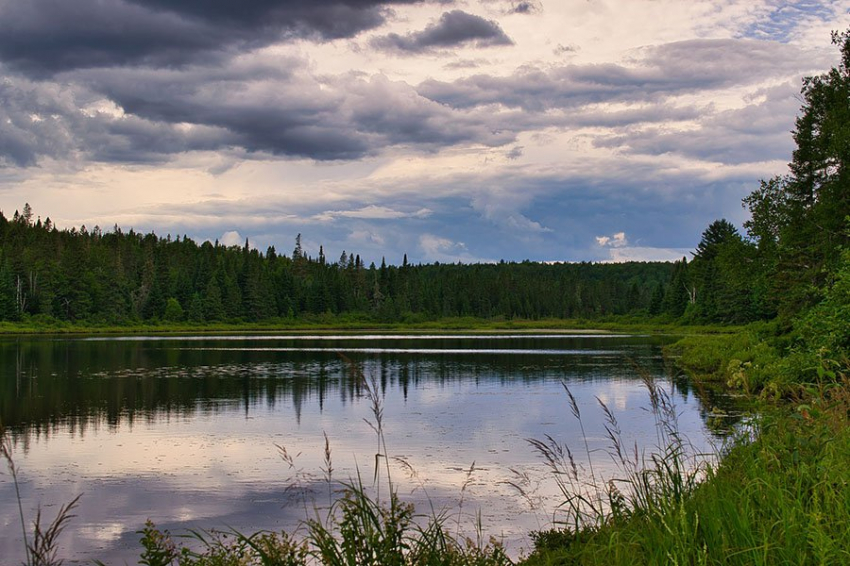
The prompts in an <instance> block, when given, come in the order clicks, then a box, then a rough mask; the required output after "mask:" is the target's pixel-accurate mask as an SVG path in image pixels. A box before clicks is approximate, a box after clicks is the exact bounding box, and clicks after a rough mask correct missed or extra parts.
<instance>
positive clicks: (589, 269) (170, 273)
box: [0, 206, 674, 324]
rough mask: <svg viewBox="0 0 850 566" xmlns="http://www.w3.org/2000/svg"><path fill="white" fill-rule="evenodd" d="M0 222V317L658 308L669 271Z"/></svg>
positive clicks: (21, 217)
mask: <svg viewBox="0 0 850 566" xmlns="http://www.w3.org/2000/svg"><path fill="white" fill-rule="evenodd" d="M23 210H24V212H23V213H18V212H16V213H15V214H14V216H13V217H12V219H11V220H9V219H6V218H5V217H2V216H0V249H2V252H0V253H2V259H1V260H0V317H2V319H3V320H23V319H26V318H27V317H41V318H42V319H43V318H46V317H52V318H55V319H59V320H66V321H91V322H102V323H112V324H114V323H119V324H122V323H132V322H134V321H150V320H166V321H184V320H185V321H189V322H198V323H201V322H215V321H245V322H254V321H261V320H269V319H274V318H292V317H296V318H299V317H304V316H310V315H323V314H325V313H331V314H334V315H352V316H359V317H365V318H367V319H371V320H376V321H384V322H395V321H410V320H414V321H415V320H426V319H432V318H439V317H444V316H475V317H484V318H492V317H505V318H514V317H520V318H526V319H536V318H541V317H565V318H570V317H588V318H592V317H596V316H599V315H607V314H626V313H634V312H638V311H640V312H647V311H649V310H653V309H654V310H655V311H659V312H660V309H662V308H663V304H662V303H663V301H662V299H663V298H664V287H665V286H666V285H667V283H668V282H669V281H670V279H671V274H672V273H673V272H674V267H673V266H672V265H671V264H666V263H627V264H617V265H594V264H589V263H580V264H557V265H549V264H541V263H532V262H523V263H504V262H503V263H499V264H478V265H458V264H438V263H435V264H428V265H410V264H408V263H407V262H406V261H405V262H404V264H402V265H401V266H387V265H385V264H383V263H382V265H381V266H380V267H376V266H375V265H374V264H372V265H369V266H368V267H367V266H365V265H364V263H363V261H362V260H361V259H360V257H359V256H358V255H355V254H351V255H348V254H347V253H345V252H343V254H342V256H341V257H340V258H339V259H338V260H337V261H329V260H328V259H327V258H326V257H325V256H324V253H323V252H322V251H321V250H320V252H319V255H318V257H315V258H313V257H309V256H308V255H306V254H305V253H304V252H303V251H302V249H301V246H300V237H299V239H298V240H296V243H295V248H294V250H293V251H292V253H291V255H285V254H278V253H277V251H276V250H275V249H274V248H269V249H268V250H267V251H266V252H265V253H264V254H263V253H260V252H259V251H258V250H256V249H252V248H251V247H250V245H249V243H248V242H246V243H245V245H244V246H241V247H240V246H231V247H226V246H222V245H220V244H218V243H210V242H204V243H203V244H200V245H198V244H197V243H196V242H195V241H193V240H191V239H189V238H187V237H185V236H184V237H183V238H177V239H171V238H170V237H167V238H160V237H157V236H156V235H154V234H139V233H136V232H133V231H129V232H123V231H122V230H121V229H120V228H118V227H117V226H116V227H115V228H114V229H113V230H112V231H110V232H103V231H101V230H100V229H99V228H94V229H92V230H90V231H89V230H87V229H86V228H85V227H82V228H80V229H79V230H76V229H71V230H58V229H56V228H55V227H54V226H53V225H52V224H51V221H50V220H49V219H47V220H46V221H45V222H41V220H40V219H38V220H35V221H33V212H32V211H31V209H30V208H29V207H28V206H25V207H24V209H23Z"/></svg>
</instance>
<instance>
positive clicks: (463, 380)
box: [0, 333, 723, 564]
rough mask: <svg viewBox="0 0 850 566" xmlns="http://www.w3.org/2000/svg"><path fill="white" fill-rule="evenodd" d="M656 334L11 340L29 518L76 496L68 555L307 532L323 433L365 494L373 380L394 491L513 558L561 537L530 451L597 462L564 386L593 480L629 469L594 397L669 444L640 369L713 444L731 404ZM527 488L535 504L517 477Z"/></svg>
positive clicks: (683, 425) (2, 552)
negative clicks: (545, 447) (149, 527)
mask: <svg viewBox="0 0 850 566" xmlns="http://www.w3.org/2000/svg"><path fill="white" fill-rule="evenodd" d="M664 340H665V339H664V338H658V337H637V336H613V335H576V334H555V333H553V334H536V335H530V334H522V335H507V334H505V335H468V336H424V335H415V336H410V335H340V336H306V335H288V336H282V335H281V336H223V337H208V336H206V337H180V338H160V337H151V338H146V337H132V338H76V339H68V338H57V339H48V338H39V339H24V338H21V339H4V340H3V341H0V372H2V373H0V419H2V422H3V423H4V424H5V426H6V427H7V429H9V431H10V433H11V436H12V439H13V449H14V456H15V461H16V464H17V466H18V470H19V482H20V488H21V495H22V498H23V507H24V512H25V514H26V516H27V519H28V521H29V520H31V519H32V518H33V517H34V515H35V510H36V508H37V507H38V505H39V504H40V505H41V508H42V511H43V514H44V515H45V516H47V517H49V518H51V519H52V517H53V516H54V514H55V512H56V510H57V509H58V506H59V504H61V503H64V502H67V501H69V500H70V499H72V498H73V497H74V496H76V495H77V494H83V496H82V499H81V500H80V503H79V507H78V508H77V509H76V515H77V517H75V518H74V519H73V521H72V522H71V523H70V524H69V526H68V528H67V530H66V531H65V533H64V534H63V535H62V539H61V554H62V556H64V557H66V560H67V561H68V562H69V563H77V562H85V561H89V560H91V559H95V558H96V559H100V560H103V561H104V562H106V563H107V564H124V563H127V564H135V563H136V562H137V560H138V553H139V549H140V547H139V545H138V539H139V535H138V534H137V533H136V531H138V530H139V529H140V528H141V527H142V526H143V525H144V522H145V520H146V519H148V518H150V519H152V520H153V521H154V522H155V523H156V524H157V525H158V526H159V527H161V528H166V529H169V530H171V532H172V533H175V534H177V533H185V532H186V529H226V528H228V527H235V528H238V529H239V530H241V531H243V532H253V531H255V530H259V529H288V530H291V529H296V528H297V527H298V525H299V522H300V521H302V520H303V519H304V518H305V517H306V516H308V514H309V516H311V517H312V516H315V512H316V509H318V510H319V512H320V513H324V511H323V510H322V509H323V508H324V507H327V505H328V501H329V486H328V483H327V482H326V481H325V480H324V479H323V472H322V468H323V454H324V442H325V441H324V435H325V434H327V437H328V439H329V442H330V447H331V451H332V461H333V468H334V470H333V479H334V480H339V481H346V480H349V479H351V478H354V477H355V476H356V474H357V473H358V470H359V472H360V474H361V476H362V477H363V478H364V481H365V482H366V483H367V484H371V482H372V478H373V477H374V468H375V453H376V451H377V437H376V435H375V432H374V430H373V429H372V427H371V426H370V424H369V423H367V422H366V421H370V422H371V423H372V425H374V424H375V418H374V414H373V410H372V406H371V403H370V401H369V399H368V396H367V394H366V393H367V391H366V387H365V385H364V379H363V377H364V376H365V379H366V380H367V381H368V382H371V383H372V384H373V387H374V388H375V390H376V393H377V397H378V398H379V400H380V403H381V407H382V409H383V427H384V433H385V438H386V443H387V452H388V454H389V456H390V457H391V458H392V459H391V474H392V480H393V482H394V484H395V486H396V487H397V489H398V492H399V494H400V495H401V496H402V498H403V499H404V500H408V501H412V502H414V503H415V504H416V505H417V510H419V511H422V512H430V511H429V510H430V509H431V506H433V507H434V508H435V509H437V510H438V511H439V510H443V509H446V510H448V511H447V512H448V513H449V516H450V517H451V521H450V524H451V525H452V527H453V529H452V530H453V531H454V529H455V525H457V528H459V529H460V531H461V532H465V533H468V534H472V533H474V523H475V521H476V516H477V515H478V514H479V513H480V518H481V522H482V525H483V528H484V531H485V533H486V534H487V535H494V536H496V537H497V538H499V539H500V540H502V541H503V542H504V544H506V546H507V547H508V548H509V549H510V552H511V554H512V555H514V556H516V555H519V554H520V553H521V552H522V551H523V549H527V548H528V546H529V542H528V540H527V538H526V537H527V534H528V532H529V531H530V530H533V529H540V528H546V527H549V526H551V521H552V519H553V516H555V515H553V512H554V511H555V508H556V506H557V504H558V502H559V499H558V497H557V493H556V490H555V485H554V482H552V481H551V478H550V476H549V475H548V472H547V470H546V467H545V465H544V463H543V460H542V458H541V457H540V456H539V455H538V454H537V453H535V451H534V450H533V449H532V448H531V446H530V445H529V443H528V441H527V440H528V439H529V438H537V439H543V438H545V437H546V435H550V436H551V437H553V438H555V439H558V440H559V441H562V442H564V443H566V444H568V445H569V446H570V447H571V448H572V450H573V452H575V453H576V455H577V456H580V455H583V454H584V453H585V451H584V441H583V438H582V435H581V432H580V427H579V422H578V421H577V420H576V419H575V418H574V416H573V415H572V413H571V411H570V408H569V405H568V399H567V395H566V393H565V391H564V387H563V384H567V385H568V387H569V388H570V390H571V392H572V393H573V395H574V396H575V397H576V399H577V402H578V406H579V408H580V410H581V414H582V421H583V425H584V428H585V431H586V435H587V438H588V441H589V445H590V448H591V450H592V451H593V454H594V458H595V459H594V468H595V470H596V472H597V474H599V475H605V476H606V477H614V476H616V475H617V474H616V471H617V470H616V468H615V467H614V466H613V464H612V459H611V458H610V457H609V455H608V453H607V452H606V448H607V447H608V446H609V444H610V441H609V440H608V438H607V437H606V434H605V429H604V423H605V421H604V415H603V412H602V410H601V408H600V407H599V401H602V402H604V403H605V404H606V405H607V406H608V407H609V408H610V409H611V411H612V412H613V413H614V414H615V415H616V418H617V419H618V421H619V424H620V428H621V429H622V430H623V436H624V438H623V440H624V442H625V444H626V445H627V446H633V445H634V444H635V443H637V445H638V446H639V447H640V449H646V450H651V449H653V447H654V446H655V445H656V444H657V428H656V423H655V420H654V417H653V415H652V413H651V412H650V411H649V410H648V408H649V400H648V394H647V391H646V388H645V387H644V385H643V383H642V381H641V379H640V377H639V375H638V373H639V371H642V372H647V373H648V374H650V375H652V376H653V377H654V378H656V379H657V380H659V382H661V383H663V384H664V387H665V388H666V390H668V391H669V392H670V395H671V397H672V399H673V400H674V402H675V403H676V407H677V412H678V413H679V422H678V424H679V429H680V431H681V432H682V433H683V434H685V435H686V436H687V437H688V438H689V439H690V441H691V442H692V443H693V445H694V449H695V450H696V451H698V452H699V451H706V450H707V449H708V448H709V447H710V446H711V444H712V443H713V442H714V441H715V440H716V438H715V435H714V434H713V433H712V432H711V431H710V430H709V428H708V427H707V425H706V418H707V414H708V409H710V408H711V407H712V406H713V405H721V406H722V403H723V400H722V399H711V400H708V399H700V396H697V395H696V393H695V392H694V391H692V390H690V389H689V387H688V384H687V381H685V380H682V379H671V378H670V377H669V372H668V370H667V369H665V367H664V364H663V361H662V359H661V351H660V348H661V345H662V344H663V342H664ZM704 395H705V394H703V396H704ZM597 399H598V400H599V401H597ZM279 447H285V448H286V450H287V453H288V454H289V455H291V456H293V457H294V467H290V466H289V465H288V464H287V463H285V462H284V461H283V459H282V458H281V455H280V449H279ZM402 461H403V462H404V464H402V463H401V462H402ZM2 464H3V468H2V472H3V473H2V475H0V527H2V528H0V556H3V557H4V558H3V560H2V562H3V563H10V564H11V563H20V562H21V561H23V559H24V555H23V544H22V541H21V539H22V534H21V529H20V524H19V516H18V508H17V500H16V497H15V492H14V486H13V484H12V482H11V477H10V475H9V474H8V473H7V470H6V466H5V462H3V463H2ZM473 464H474V466H473ZM580 464H581V465H582V467H584V468H586V467H587V466H586V462H583V463H582V462H580ZM383 465H384V464H383V463H382V470H381V474H382V475H381V479H382V480H385V475H386V473H385V469H384V468H383ZM470 468H472V472H471V473H470ZM411 470H413V471H414V472H415V473H414V474H411ZM520 475H523V476H525V479H524V480H521V478H520ZM521 481H524V482H525V483H524V489H525V491H526V494H527V495H528V496H529V497H523V496H522V495H520V493H519V492H518V491H517V490H516V489H515V488H514V487H512V486H511V485H510V484H511V483H514V484H517V483H520V482H521ZM465 483H467V487H466V489H465V490H464V492H463V495H461V489H462V486H463V485H464V484H465ZM380 489H381V490H382V491H381V492H380V493H379V494H376V495H382V496H385V495H386V484H385V483H384V481H382V482H381V487H380ZM330 491H333V489H331V490H330ZM461 500H462V501H463V504H462V506H461V505H460V502H461Z"/></svg>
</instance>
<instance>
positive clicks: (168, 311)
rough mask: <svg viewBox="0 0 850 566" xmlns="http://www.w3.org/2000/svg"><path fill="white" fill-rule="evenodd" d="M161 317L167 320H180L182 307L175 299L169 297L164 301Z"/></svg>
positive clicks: (181, 318)
mask: <svg viewBox="0 0 850 566" xmlns="http://www.w3.org/2000/svg"><path fill="white" fill-rule="evenodd" d="M162 318H163V319H165V320H167V321H169V322H180V321H181V320H183V307H181V306H180V303H179V302H178V301H177V299H175V298H174V297H171V298H169V299H168V301H166V302H165V312H164V313H163V315H162Z"/></svg>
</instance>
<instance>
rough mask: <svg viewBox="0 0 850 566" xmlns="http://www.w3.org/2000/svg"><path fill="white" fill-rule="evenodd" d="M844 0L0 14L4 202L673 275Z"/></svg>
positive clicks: (46, 8) (237, 234) (218, 231)
mask: <svg viewBox="0 0 850 566" xmlns="http://www.w3.org/2000/svg"><path fill="white" fill-rule="evenodd" d="M848 27H850V0H837V1H814V0H803V1H796V2H793V1H791V2H786V1H777V0H740V1H739V0H690V1H687V2H684V1H681V0H253V1H252V2H248V3H246V2H241V1H237V0H75V1H74V2H68V1H67V0H27V1H26V2H21V1H20V0H0V210H2V211H3V213H4V214H5V215H6V216H7V217H10V216H12V214H13V213H14V211H15V210H21V209H22V208H23V205H24V203H25V202H28V203H29V204H30V205H31V206H32V209H33V211H34V214H35V215H36V216H40V217H41V218H42V219H44V218H46V217H50V218H51V220H52V221H53V222H54V223H55V224H56V225H57V226H59V227H60V228H70V227H77V228H79V227H80V226H81V225H85V226H86V227H87V228H88V229H92V228H93V227H94V226H96V225H97V226H100V227H101V228H102V229H103V230H105V231H108V230H111V229H112V227H113V226H114V225H116V224H117V225H119V226H120V227H121V228H122V229H123V230H125V231H126V230H129V229H130V228H132V229H135V230H136V231H142V232H148V231H153V232H155V233H156V234H158V235H160V236H165V235H167V234H171V235H172V236H182V235H188V236H189V237H190V238H193V239H195V240H197V241H198V242H202V241H204V240H210V241H214V240H219V241H220V242H221V243H224V244H227V245H233V244H240V245H241V244H244V242H245V241H246V239H247V240H248V241H249V242H250V245H251V246H254V247H256V248H258V249H259V250H261V251H265V250H266V248H267V247H268V246H275V248H276V249H277V251H278V252H279V253H291V251H292V248H293V247H294V242H295V237H296V235H297V234H301V235H302V245H303V247H304V249H305V251H306V252H307V253H310V254H311V255H315V254H317V253H318V249H319V246H320V245H322V246H323V247H324V251H325V255H326V256H327V257H329V258H331V259H333V258H335V257H338V256H339V255H340V254H341V253H342V252H343V250H345V251H346V252H348V253H352V252H353V253H358V254H360V255H361V257H362V258H364V260H365V261H366V262H367V263H368V262H370V261H375V262H376V263H378V262H380V261H381V258H384V257H385V258H386V261H387V262H388V263H390V264H400V263H401V261H402V257H403V255H404V254H407V256H408V258H409V261H410V262H412V263H419V262H423V263H431V262H435V261H439V262H458V261H460V262H464V263H473V262H491V261H499V260H502V259H504V260H507V261H522V260H525V259H530V260H533V261H552V262H555V261H627V260H673V259H676V258H680V257H682V256H684V255H688V254H689V253H690V251H691V250H693V248H694V246H695V245H696V244H697V243H698V242H699V239H700V235H701V233H702V231H703V230H704V229H705V228H706V227H707V226H708V224H709V223H711V222H712V221H713V220H716V219H719V218H726V219H728V220H730V221H731V222H733V223H734V224H736V225H738V226H739V227H740V226H741V225H742V223H743V221H744V220H745V219H746V214H747V211H746V210H745V209H743V208H742V206H741V198H743V197H744V196H746V195H747V194H748V193H749V192H750V191H752V190H753V189H754V188H756V187H757V186H758V180H759V179H767V178H770V177H772V176H774V175H778V174H784V173H785V172H787V163H788V161H789V160H790V157H791V152H792V151H793V148H794V144H793V139H792V136H791V131H792V130H793V128H794V119H795V116H796V115H797V113H798V111H799V108H800V105H801V97H800V88H801V80H802V78H803V77H805V76H809V75H813V74H819V73H822V72H824V71H825V70H827V69H829V68H830V67H832V66H834V65H835V64H837V62H838V51H837V49H835V47H834V46H832V45H831V44H830V32H831V31H832V30H839V31H843V30H846V29H848Z"/></svg>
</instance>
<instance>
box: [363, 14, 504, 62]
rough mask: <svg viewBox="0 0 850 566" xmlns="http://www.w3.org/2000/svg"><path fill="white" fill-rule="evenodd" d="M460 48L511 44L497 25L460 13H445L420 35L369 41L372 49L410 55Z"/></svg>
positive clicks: (390, 35)
mask: <svg viewBox="0 0 850 566" xmlns="http://www.w3.org/2000/svg"><path fill="white" fill-rule="evenodd" d="M460 45H475V46H476V47H490V46H494V45H513V41H512V40H511V38H509V37H508V36H507V34H506V33H505V32H504V31H503V30H502V28H501V27H500V26H499V24H498V23H497V22H494V21H492V20H485V19H484V18H482V17H481V16H476V15H475V14H469V13H467V12H464V11H462V10H452V11H451V12H445V13H444V14H443V15H442V16H441V17H440V19H439V20H438V21H436V22H434V23H432V24H431V25H429V26H428V27H426V28H425V29H423V30H422V31H418V32H414V33H408V34H406V35H399V34H397V33H391V34H389V35H385V36H381V37H377V38H375V39H373V40H372V46H373V47H375V48H378V49H385V50H392V51H401V52H408V53H412V54H413V53H422V52H428V51H432V50H434V49H441V48H450V47H457V46H460Z"/></svg>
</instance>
